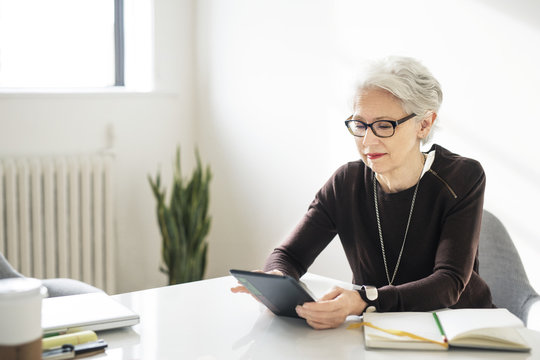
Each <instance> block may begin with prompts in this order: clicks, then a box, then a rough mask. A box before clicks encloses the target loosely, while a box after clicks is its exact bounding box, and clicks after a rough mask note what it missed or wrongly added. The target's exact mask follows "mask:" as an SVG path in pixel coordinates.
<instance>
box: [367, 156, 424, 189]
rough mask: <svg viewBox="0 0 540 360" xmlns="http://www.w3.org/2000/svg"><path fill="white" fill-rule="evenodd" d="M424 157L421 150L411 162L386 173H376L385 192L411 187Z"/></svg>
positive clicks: (418, 173)
mask: <svg viewBox="0 0 540 360" xmlns="http://www.w3.org/2000/svg"><path fill="white" fill-rule="evenodd" d="M425 162H426V157H425V155H424V154H423V153H422V152H419V153H418V157H415V158H414V160H412V161H411V163H409V164H406V165H405V166H402V167H401V168H399V169H397V170H395V171H393V172H391V173H388V174H376V178H377V180H378V181H379V184H380V186H381V188H382V190H383V191H384V192H385V193H396V192H399V191H403V190H406V189H408V188H410V187H413V186H414V185H415V184H416V183H417V182H418V181H419V180H420V175H421V174H422V170H423V169H424V164H425Z"/></svg>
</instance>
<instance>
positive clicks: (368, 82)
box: [357, 56, 443, 143]
mask: <svg viewBox="0 0 540 360" xmlns="http://www.w3.org/2000/svg"><path fill="white" fill-rule="evenodd" d="M373 87H377V88H381V89H384V90H386V91H388V92H390V93H391V94H393V95H394V96H395V97H396V98H398V99H399V100H400V101H401V104H402V106H403V110H405V112H407V113H415V114H417V115H419V120H418V121H420V120H421V119H422V118H423V117H424V116H425V115H428V114H429V113H431V112H435V113H438V111H439V107H440V106H441V102H442V99H443V94H442V90H441V85H440V84H439V82H438V81H437V79H435V77H434V76H433V75H432V74H431V72H430V71H429V70H428V69H427V68H426V67H425V66H424V65H422V64H421V63H420V62H419V61H418V60H416V59H413V58H410V57H402V56H391V57H387V58H384V59H381V60H378V61H375V62H373V63H371V64H370V66H369V68H368V70H367V72H366V73H365V75H364V77H363V79H362V81H361V82H360V83H359V84H358V86H357V89H358V91H360V90H363V89H369V88H373ZM432 130H433V129H432ZM431 133H432V132H430V135H429V136H428V138H430V137H431ZM427 141H428V139H427V138H426V139H423V142H424V143H425V142H427Z"/></svg>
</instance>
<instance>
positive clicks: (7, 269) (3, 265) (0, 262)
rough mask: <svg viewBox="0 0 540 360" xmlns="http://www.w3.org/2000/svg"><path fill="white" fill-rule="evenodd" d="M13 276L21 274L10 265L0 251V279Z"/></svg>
mask: <svg viewBox="0 0 540 360" xmlns="http://www.w3.org/2000/svg"><path fill="white" fill-rule="evenodd" d="M14 277H22V275H21V274H20V273H18V272H17V270H15V269H14V268H13V266H11V264H10V263H9V262H8V261H7V259H6V258H5V257H4V254H2V253H1V252H0V279H8V278H14Z"/></svg>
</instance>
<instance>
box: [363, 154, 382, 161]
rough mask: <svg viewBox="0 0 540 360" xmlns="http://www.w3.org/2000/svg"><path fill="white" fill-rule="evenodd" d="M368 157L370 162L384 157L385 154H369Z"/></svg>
mask: <svg viewBox="0 0 540 360" xmlns="http://www.w3.org/2000/svg"><path fill="white" fill-rule="evenodd" d="M366 156H367V158H368V159H369V160H377V159H379V158H381V157H383V156H384V153H369V154H366Z"/></svg>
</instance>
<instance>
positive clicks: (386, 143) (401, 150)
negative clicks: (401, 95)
mask: <svg viewBox="0 0 540 360" xmlns="http://www.w3.org/2000/svg"><path fill="white" fill-rule="evenodd" d="M407 115H409V114H407V113H406V112H405V111H404V110H403V108H402V106H401V102H400V101H399V99H397V98H396V97H395V96H394V95H392V94H391V93H390V92H388V91H386V90H383V89H379V88H373V89H364V90H360V91H359V93H358V94H357V96H356V99H355V103H354V114H353V117H352V118H353V119H354V120H361V121H363V122H365V123H368V124H371V123H372V122H374V121H377V120H399V119H401V118H403V117H405V116H407ZM417 120H418V118H417V117H414V118H412V119H410V120H408V121H406V122H404V123H402V124H400V125H398V126H397V127H396V129H395V133H394V135H393V136H391V137H388V138H380V137H377V136H375V135H374V134H373V131H372V130H371V129H369V128H368V130H367V132H366V135H365V136H364V137H355V141H356V146H357V148H358V152H359V153H360V156H361V158H362V160H363V161H364V163H365V164H366V165H367V166H369V167H370V168H371V169H372V170H373V171H374V172H375V173H377V174H380V175H383V176H392V175H400V174H403V171H407V169H416V166H417V163H418V161H419V159H420V157H419V156H420V140H421V133H420V127H421V126H420V124H419V123H418V122H417ZM415 165H416V166H415Z"/></svg>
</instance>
